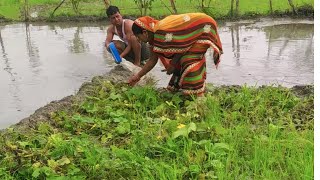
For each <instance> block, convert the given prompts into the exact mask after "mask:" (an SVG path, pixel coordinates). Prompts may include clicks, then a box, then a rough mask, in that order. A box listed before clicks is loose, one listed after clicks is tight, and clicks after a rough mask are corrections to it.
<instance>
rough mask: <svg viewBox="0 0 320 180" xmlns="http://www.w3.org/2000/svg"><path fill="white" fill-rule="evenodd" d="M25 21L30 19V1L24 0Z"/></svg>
mask: <svg viewBox="0 0 320 180" xmlns="http://www.w3.org/2000/svg"><path fill="white" fill-rule="evenodd" d="M24 21H29V1H28V0H24Z"/></svg>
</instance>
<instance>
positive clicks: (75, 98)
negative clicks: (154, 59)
mask: <svg viewBox="0 0 320 180" xmlns="http://www.w3.org/2000/svg"><path fill="white" fill-rule="evenodd" d="M138 70H139V68H137V67H133V66H132V65H129V64H124V65H123V64H122V65H118V66H116V67H115V68H114V69H112V70H111V71H110V72H109V73H107V74H104V75H102V76H95V77H94V78H92V80H91V82H85V83H83V84H82V86H81V87H80V88H79V91H78V92H77V93H76V94H75V95H70V96H67V97H65V98H63V99H61V100H58V101H52V102H50V103H49V104H47V105H46V106H44V107H41V108H39V109H37V110H36V111H35V112H34V113H33V114H32V115H30V116H29V117H27V118H24V119H22V120H21V121H20V122H18V123H17V124H15V125H12V126H11V128H14V129H16V130H20V131H28V129H33V128H34V127H35V126H36V124H37V123H38V122H43V121H46V122H50V121H51V115H52V114H53V113H55V112H58V111H65V112H70V111H71V110H72V107H73V105H74V104H79V103H81V102H83V100H85V98H86V97H87V96H90V94H92V93H93V92H94V91H95V89H97V87H98V86H100V85H101V82H103V81H110V82H111V83H112V84H121V83H126V82H127V80H128V78H129V77H130V76H131V75H132V74H133V73H136V72H137V71H138ZM153 83H155V82H154V79H153V77H152V75H148V76H146V77H144V78H143V79H141V80H140V82H139V84H138V85H142V86H143V85H146V84H153ZM265 87H267V86H261V87H257V88H265ZM240 88H241V86H239V85H233V86H224V85H223V86H219V87H216V86H213V85H208V86H207V91H208V92H214V91H219V90H222V89H227V90H230V91H231V90H237V89H239V90H240ZM279 88H284V87H280V86H279ZM290 90H291V91H293V93H294V94H296V95H297V97H300V98H303V97H306V96H313V94H314V85H303V86H294V87H292V88H290ZM160 91H163V89H161V90H160V89H159V92H160ZM2 131H6V129H4V130H2Z"/></svg>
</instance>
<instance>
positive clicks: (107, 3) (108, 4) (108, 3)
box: [103, 0, 111, 8]
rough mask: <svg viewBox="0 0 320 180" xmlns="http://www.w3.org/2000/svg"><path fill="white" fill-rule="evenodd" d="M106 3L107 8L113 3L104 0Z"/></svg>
mask: <svg viewBox="0 0 320 180" xmlns="http://www.w3.org/2000/svg"><path fill="white" fill-rule="evenodd" d="M103 2H104V5H105V6H106V8H108V7H109V6H110V4H111V2H110V0H103Z"/></svg>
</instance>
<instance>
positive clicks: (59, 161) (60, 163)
mask: <svg viewBox="0 0 320 180" xmlns="http://www.w3.org/2000/svg"><path fill="white" fill-rule="evenodd" d="M70 162H71V161H70V160H69V159H68V158H67V157H63V158H61V159H59V160H58V161H57V163H58V165H59V166H63V165H65V164H70Z"/></svg>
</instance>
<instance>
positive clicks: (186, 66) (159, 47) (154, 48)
mask: <svg viewBox="0 0 320 180" xmlns="http://www.w3.org/2000/svg"><path fill="white" fill-rule="evenodd" d="M132 31H133V34H134V35H135V36H136V37H137V38H138V39H139V40H140V41H142V42H148V43H149V44H150V48H151V49H150V52H151V54H150V58H149V60H148V61H147V63H146V64H145V65H144V66H143V68H142V69H141V71H140V72H138V73H137V74H135V75H134V76H132V77H131V78H130V79H129V84H130V85H135V84H136V83H137V82H138V81H139V80H140V78H141V77H142V76H144V75H145V74H146V73H148V72H149V71H150V70H151V69H152V68H153V67H154V66H155V65H156V64H157V62H158V59H160V60H161V61H162V63H163V65H164V66H165V68H166V71H167V74H172V77H171V80H170V81H169V85H168V89H169V90H171V91H177V90H181V91H182V92H183V93H184V94H186V95H191V94H195V95H202V94H203V93H204V91H205V79H206V60H205V53H206V52H207V49H208V48H209V47H212V48H213V50H214V53H213V60H214V64H215V65H216V67H217V66H218V64H219V62H220V56H221V54H222V45H221V41H220V38H219V35H218V31H217V23H216V22H215V20H214V19H212V18H211V17H210V16H208V15H206V14H203V13H188V14H181V15H171V16H168V17H166V18H164V19H163V20H160V21H158V20H155V19H153V18H151V17H149V16H144V17H141V18H138V19H136V20H135V21H134V23H133V25H132Z"/></svg>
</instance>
